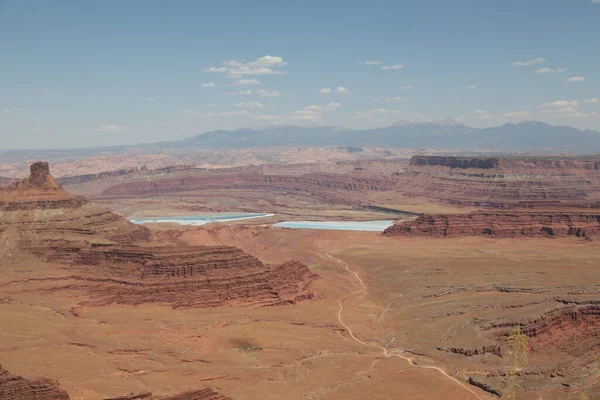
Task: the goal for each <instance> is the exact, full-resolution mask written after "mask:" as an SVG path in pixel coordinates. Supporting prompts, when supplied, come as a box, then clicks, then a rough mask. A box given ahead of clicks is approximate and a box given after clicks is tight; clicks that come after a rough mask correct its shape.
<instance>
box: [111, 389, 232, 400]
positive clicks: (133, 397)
mask: <svg viewBox="0 0 600 400" xmlns="http://www.w3.org/2000/svg"><path fill="white" fill-rule="evenodd" d="M142 399H146V400H231V398H230V397H226V396H223V395H220V394H219V393H218V392H215V391H214V390H213V389H211V388H205V389H200V390H192V391H189V392H183V393H178V394H175V395H172V396H162V397H157V396H153V395H152V393H151V392H145V393H138V394H130V395H127V396H120V397H111V398H107V399H104V400H142Z"/></svg>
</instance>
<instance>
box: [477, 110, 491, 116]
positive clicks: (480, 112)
mask: <svg viewBox="0 0 600 400" xmlns="http://www.w3.org/2000/svg"><path fill="white" fill-rule="evenodd" d="M475 114H477V115H485V114H489V112H487V111H486V110H475Z"/></svg>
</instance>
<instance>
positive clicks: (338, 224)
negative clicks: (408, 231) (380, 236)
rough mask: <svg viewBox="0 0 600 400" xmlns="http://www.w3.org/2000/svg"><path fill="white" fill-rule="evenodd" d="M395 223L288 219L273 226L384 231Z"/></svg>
mask: <svg viewBox="0 0 600 400" xmlns="http://www.w3.org/2000/svg"><path fill="white" fill-rule="evenodd" d="M392 225H394V221H393V220H385V221H288V222H279V223H277V224H275V225H273V226H276V227H279V228H292V229H327V230H336V231H370V232H383V231H384V230H385V229H386V228H389V227H390V226H392Z"/></svg>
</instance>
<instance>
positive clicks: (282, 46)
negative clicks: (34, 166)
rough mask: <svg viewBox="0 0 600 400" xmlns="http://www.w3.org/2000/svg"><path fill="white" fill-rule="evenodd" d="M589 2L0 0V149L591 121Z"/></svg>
mask: <svg viewBox="0 0 600 400" xmlns="http://www.w3.org/2000/svg"><path fill="white" fill-rule="evenodd" d="M598 21H600V0H503V1H500V0H485V1H482V0H454V1H450V0H420V1H414V0H410V1H404V0H393V1H378V0H370V1H364V0H362V1H354V0H320V1H315V0H303V1H295V2H290V1H281V0H254V1H248V0H246V1H239V0H228V1H191V0H190V1H184V0H170V1H164V0H161V1H155V0H128V1H122V0H118V1H113V0H96V1H92V0H90V1H77V0H70V1H67V0H61V1H58V0H56V1H53V0H0V139H1V140H0V148H4V149H7V148H65V147H87V146H104V145H117V144H134V143H143V142H154V141H161V140H175V139H182V138H186V137H190V136H194V135H197V134H201V133H204V132H207V131H211V130H215V129H237V128H246V127H262V126H268V125H273V124H285V125H340V126H344V127H347V128H353V129H367V128H374V127H382V126H388V125H390V124H392V123H394V122H396V121H428V120H440V119H447V118H450V119H455V120H457V121H459V122H461V123H464V124H466V125H469V126H474V127H486V126H497V125H501V124H504V123H507V122H519V121H522V120H539V121H544V122H546V123H550V124H562V125H569V126H575V127H577V128H580V129H594V130H598V131H600V23H599V22H598Z"/></svg>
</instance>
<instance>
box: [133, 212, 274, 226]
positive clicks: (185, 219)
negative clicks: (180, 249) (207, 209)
mask: <svg viewBox="0 0 600 400" xmlns="http://www.w3.org/2000/svg"><path fill="white" fill-rule="evenodd" d="M272 216H273V214H263V213H215V214H202V215H182V216H173V217H149V218H135V219H132V220H131V222H133V223H134V224H138V225H143V224H153V223H175V224H180V225H191V226H194V225H205V224H209V223H212V222H229V221H238V220H242V219H252V218H265V217H272Z"/></svg>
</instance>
